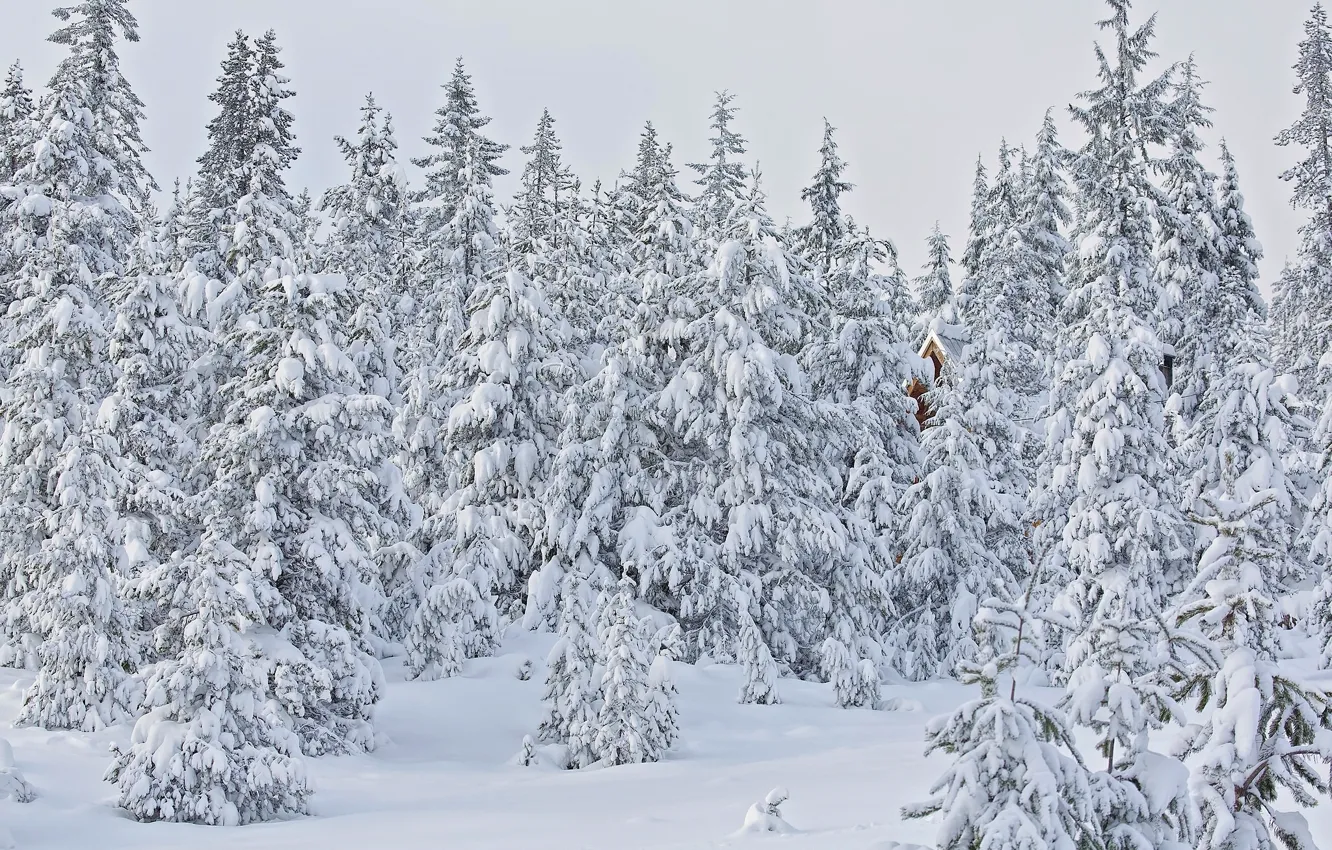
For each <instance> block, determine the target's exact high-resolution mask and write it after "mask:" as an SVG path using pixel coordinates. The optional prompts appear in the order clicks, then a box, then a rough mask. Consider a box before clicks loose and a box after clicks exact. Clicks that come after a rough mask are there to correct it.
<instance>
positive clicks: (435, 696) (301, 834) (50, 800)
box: [0, 634, 1332, 850]
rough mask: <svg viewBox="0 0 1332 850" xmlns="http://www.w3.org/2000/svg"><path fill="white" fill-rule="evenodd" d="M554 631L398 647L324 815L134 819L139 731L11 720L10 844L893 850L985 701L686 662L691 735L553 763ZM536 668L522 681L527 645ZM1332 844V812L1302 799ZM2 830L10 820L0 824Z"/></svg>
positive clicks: (7, 712) (953, 687)
mask: <svg viewBox="0 0 1332 850" xmlns="http://www.w3.org/2000/svg"><path fill="white" fill-rule="evenodd" d="M549 642H550V638H549V637H543V636H537V635H531V634H523V635H520V636H519V637H517V638H516V639H512V640H510V641H509V642H508V643H507V644H506V648H505V654H504V655H501V656H500V657H497V658H488V659H481V660H478V661H473V662H468V666H467V669H466V672H465V674H464V675H463V676H461V677H457V678H452V679H446V680H443V681H439V682H429V683H421V682H406V681H403V675H402V671H401V668H400V667H399V666H398V664H397V662H396V661H389V662H388V663H387V664H386V673H387V676H388V679H389V685H388V689H387V692H386V694H385V699H384V701H383V703H382V704H381V706H380V708H379V712H378V716H377V724H378V728H379V730H380V732H381V733H382V735H383V736H384V739H385V740H384V742H383V744H382V745H381V746H380V748H379V749H378V750H377V751H376V752H374V753H372V754H369V755H363V756H355V757H343V758H321V759H310V760H308V761H307V765H308V768H309V770H310V771H311V773H312V774H313V776H314V778H315V783H316V789H317V792H316V795H315V797H314V805H313V807H314V814H313V816H312V817H308V818H302V819H299V820H294V821H289V822H284V823H276V824H263V825H256V826H247V827H240V828H220V827H199V826H186V825H176V824H140V823H136V822H134V821H132V820H130V819H129V818H128V817H126V816H125V815H124V814H123V813H121V812H119V811H118V810H117V809H116V808H115V807H114V803H115V788H114V787H113V786H112V785H110V784H108V783H105V782H102V781H101V777H102V773H103V771H104V770H105V769H106V767H107V765H108V764H109V762H110V759H109V757H108V754H107V747H108V746H109V744H110V743H111V742H112V741H123V740H125V739H127V738H128V736H129V729H128V728H118V729H114V730H109V731H107V732H105V733H100V734H96V735H85V734H77V733H67V732H45V731H41V730H36V729H9V728H5V729H4V730H3V732H0V734H3V736H4V737H6V738H8V739H9V741H10V742H11V743H12V744H13V749H14V757H15V760H16V762H17V764H18V767H19V768H20V769H21V770H22V771H23V772H24V774H25V775H26V778H27V780H28V782H29V783H30V784H31V785H32V786H33V787H34V788H35V790H36V791H37V793H38V795H39V796H38V798H37V799H36V800H35V801H34V802H31V803H27V804H18V803H15V802H13V801H6V802H0V824H2V825H3V826H5V827H8V828H9V831H10V832H12V834H13V838H14V842H15V846H16V847H17V848H19V850H37V848H61V850H78V849H79V848H92V847H96V848H98V850H120V848H125V850H129V849H130V848H133V850H156V849H157V848H162V849H163V850H165V848H172V850H179V848H191V850H205V848H215V847H217V848H221V847H226V848H274V850H276V848H282V850H301V848H312V850H313V849H314V848H317V850H367V848H374V849H376V850H377V848H384V849H385V850H390V848H391V850H414V849H415V848H430V849H431V850H438V848H449V850H472V848H477V850H482V848H484V850H505V848H513V849H514V850H531V848H538V847H540V848H548V850H601V848H607V850H610V848H615V850H658V849H659V848H660V850H667V848H709V847H740V848H743V847H755V846H770V847H781V848H791V850H886V848H888V847H890V845H891V844H892V842H903V843H916V844H926V845H928V844H930V843H931V840H932V838H933V835H934V830H935V826H934V824H932V823H928V822H915V821H913V822H903V821H902V819H901V816H900V814H899V811H900V808H901V806H902V805H903V804H904V803H908V802H912V801H918V800H921V799H923V797H924V795H925V793H926V791H927V789H928V787H929V785H930V784H931V783H932V782H933V781H934V779H935V778H936V777H937V776H938V775H939V773H940V772H941V771H942V769H943V767H944V764H945V758H946V757H945V756H940V755H935V756H932V757H930V758H929V759H926V758H925V757H924V756H923V755H922V749H923V744H922V742H923V740H924V733H923V726H924V724H925V722H926V720H928V719H929V718H930V717H931V716H933V715H935V714H939V713H942V712H944V711H947V710H949V709H950V708H952V707H953V706H954V705H956V704H957V703H958V702H959V701H960V700H963V699H966V698H968V697H970V696H974V695H975V694H974V689H969V688H965V687H962V686H960V685H957V684H954V683H951V682H933V683H927V684H913V685H901V686H890V687H888V688H886V693H887V695H888V696H889V697H899V698H902V700H903V701H904V703H905V706H904V707H903V708H902V710H898V711H880V712H874V711H867V710H841V709H837V708H835V707H833V703H832V693H831V690H830V687H829V686H827V685H820V684H813V683H808V682H800V681H794V680H789V679H784V680H782V681H781V683H780V687H781V695H782V699H783V701H784V704H782V705H779V706H768V707H763V706H742V705H737V704H736V703H735V693H736V690H737V689H738V688H739V685H740V680H741V676H740V671H739V670H738V669H736V668H732V667H722V666H707V667H691V666H686V665H676V668H675V675H676V684H677V687H678V688H679V690H680V715H681V726H682V741H681V744H680V745H679V746H678V747H677V748H676V750H675V751H674V752H673V753H672V755H671V758H670V759H668V760H667V761H666V762H664V763H661V764H650V765H635V766H626V767H616V768H611V769H607V770H591V771H581V772H579V771H562V770H556V769H553V768H549V767H547V768H544V769H542V768H524V767H519V766H516V765H514V764H512V763H511V760H512V759H513V757H514V756H515V755H516V754H517V753H518V751H519V750H520V749H521V746H522V740H523V736H524V735H526V734H530V733H532V732H533V731H534V730H535V729H536V725H537V721H538V718H539V716H540V712H541V705H540V700H541V691H542V681H541V679H542V673H543V663H542V662H543V660H544V657H545V653H546V649H547V647H548V646H549ZM525 658H526V659H531V660H532V661H533V662H534V664H535V669H534V671H533V676H532V678H531V679H530V680H528V681H520V680H519V679H518V678H517V671H518V669H519V667H520V665H521V664H522V661H523V659H525ZM30 676H31V674H29V673H25V672H20V671H14V670H0V725H3V726H5V727H7V726H8V724H9V721H10V720H11V719H12V718H13V717H14V716H15V715H16V714H17V712H18V707H19V703H20V702H21V700H22V694H23V689H24V688H26V687H27V685H28V683H29V681H30ZM777 786H784V787H785V788H786V789H787V790H788V791H789V792H790V799H789V801H787V802H786V803H785V804H784V805H783V806H782V807H781V811H782V816H783V818H784V819H785V820H786V821H787V822H788V823H789V824H790V825H791V826H792V827H793V828H794V829H795V832H794V833H791V834H785V835H774V834H744V833H741V832H740V828H741V826H742V825H743V823H744V820H745V813H746V811H747V810H748V808H749V807H750V806H751V805H752V804H754V803H755V802H758V801H760V800H762V799H763V798H764V796H765V795H767V793H768V792H769V791H770V790H772V789H773V788H775V787H777ZM1310 824H1311V826H1312V828H1313V832H1314V835H1315V836H1316V837H1319V838H1321V839H1322V840H1323V842H1324V847H1325V848H1327V847H1330V846H1332V807H1324V808H1321V809H1319V810H1315V811H1314V812H1311V813H1310ZM0 835H3V830H2V829H0Z"/></svg>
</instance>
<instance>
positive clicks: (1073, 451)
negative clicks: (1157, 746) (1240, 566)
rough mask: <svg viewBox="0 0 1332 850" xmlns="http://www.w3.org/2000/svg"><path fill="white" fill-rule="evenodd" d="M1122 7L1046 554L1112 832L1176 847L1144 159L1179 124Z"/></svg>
mask: <svg viewBox="0 0 1332 850" xmlns="http://www.w3.org/2000/svg"><path fill="white" fill-rule="evenodd" d="M1108 5H1109V6H1110V11H1111V15H1110V17H1109V18H1108V19H1107V20H1105V21H1102V22H1101V24H1100V25H1101V27H1102V29H1104V30H1109V31H1110V33H1111V34H1112V36H1113V38H1114V46H1113V49H1112V50H1111V51H1110V52H1109V54H1108V55H1107V52H1105V51H1102V50H1101V49H1100V48H1099V46H1098V48H1097V59H1098V62H1099V65H1100V80H1101V83H1102V87H1101V88H1099V89H1096V90H1093V91H1089V92H1086V93H1084V94H1083V96H1082V97H1083V100H1084V105H1083V106H1081V107H1076V108H1075V109H1074V116H1075V117H1076V118H1077V119H1078V120H1079V122H1080V123H1081V124H1082V125H1083V126H1084V127H1085V128H1086V130H1087V132H1088V135H1089V137H1090V139H1089V141H1088V142H1087V143H1086V145H1085V146H1084V147H1083V148H1082V149H1081V150H1080V151H1079V152H1078V153H1077V155H1076V158H1075V162H1074V175H1075V179H1076V180H1077V183H1078V188H1079V191H1080V193H1081V196H1080V198H1081V200H1080V209H1079V212H1080V220H1079V225H1078V230H1077V232H1076V236H1077V239H1078V243H1079V250H1078V253H1077V261H1076V263H1075V264H1074V267H1073V269H1072V272H1071V286H1070V288H1071V292H1070V295H1069V301H1070V302H1071V304H1072V308H1071V310H1070V312H1071V313H1072V314H1073V316H1074V317H1075V319H1074V324H1073V326H1072V327H1071V328H1070V329H1069V331H1067V333H1068V338H1067V340H1066V342H1065V343H1064V347H1065V351H1066V352H1067V360H1066V361H1065V363H1064V365H1063V366H1062V368H1061V371H1060V372H1059V373H1058V374H1057V376H1056V383H1055V387H1054V392H1053V393H1052V398H1053V399H1054V403H1056V404H1059V405H1062V406H1065V407H1066V410H1067V413H1066V414H1065V415H1061V416H1054V417H1052V418H1051V419H1050V420H1049V433H1048V438H1047V439H1048V442H1047V451H1048V452H1050V454H1051V455H1052V456H1054V457H1057V458H1059V460H1057V461H1056V462H1055V463H1054V464H1053V475H1052V478H1051V479H1050V481H1049V482H1048V483H1047V484H1046V486H1045V491H1044V493H1043V496H1044V498H1045V499H1046V500H1047V501H1046V502H1045V503H1044V506H1045V507H1046V508H1047V509H1048V508H1050V507H1051V506H1055V507H1056V510H1057V513H1054V512H1052V514H1047V516H1053V522H1052V525H1054V526H1056V527H1060V526H1062V528H1061V531H1062V534H1061V537H1060V538H1059V539H1058V540H1056V541H1054V543H1053V545H1052V546H1051V551H1049V552H1045V553H1043V554H1044V555H1045V557H1046V563H1045V565H1044V566H1043V567H1042V572H1045V570H1046V569H1048V570H1049V575H1050V576H1052V577H1055V578H1056V579H1057V580H1058V581H1060V582H1061V583H1062V582H1063V581H1065V575H1061V574H1060V572H1059V570H1060V569H1067V571H1068V572H1067V574H1066V578H1067V586H1066V587H1064V588H1063V589H1062V590H1061V591H1060V592H1059V595H1058V597H1057V598H1056V600H1055V603H1054V606H1053V608H1054V610H1053V611H1052V612H1050V613H1047V614H1046V615H1045V616H1046V619H1047V620H1049V619H1053V620H1056V621H1057V622H1058V624H1059V626H1060V628H1061V629H1062V630H1063V632H1064V634H1065V635H1066V638H1067V639H1066V642H1065V650H1066V655H1065V659H1064V665H1063V667H1064V673H1065V676H1066V681H1067V689H1066V693H1065V697H1064V700H1063V703H1062V705H1063V706H1065V707H1066V708H1067V710H1068V712H1069V715H1070V720H1071V721H1072V722H1073V723H1074V724H1076V725H1080V726H1085V727H1088V728H1090V729H1093V730H1094V731H1095V732H1096V733H1097V735H1098V749H1099V751H1100V752H1101V754H1102V755H1103V756H1104V757H1105V758H1106V763H1107V766H1106V769H1105V771H1104V772H1103V773H1100V774H1097V777H1096V780H1097V782H1098V783H1100V784H1101V785H1103V786H1104V788H1105V789H1106V792H1105V793H1106V794H1108V795H1109V797H1108V803H1107V808H1106V810H1104V811H1102V812H1101V813H1100V819H1101V821H1102V824H1103V826H1102V828H1103V829H1104V830H1105V834H1106V835H1107V836H1113V837H1117V839H1118V840H1123V841H1133V842H1137V843H1138V844H1137V846H1163V845H1162V842H1167V841H1170V840H1174V841H1183V842H1185V843H1187V841H1188V840H1189V839H1188V836H1189V834H1190V832H1191V821H1190V820H1189V807H1190V805H1191V803H1190V802H1189V800H1188V795H1187V792H1186V791H1185V790H1184V789H1183V788H1182V785H1181V783H1174V784H1171V785H1166V786H1164V788H1163V789H1162V788H1158V787H1157V786H1155V785H1153V782H1154V778H1153V777H1154V774H1157V773H1165V774H1167V775H1173V774H1174V773H1178V772H1179V771H1180V768H1179V766H1178V765H1177V764H1174V763H1173V762H1172V763H1169V766H1167V761H1168V760H1166V757H1164V756H1162V755H1160V754H1158V753H1155V752H1152V751H1151V750H1150V749H1149V739H1148V733H1149V732H1150V731H1152V730H1153V729H1156V728H1160V727H1161V726H1162V725H1164V724H1165V723H1167V722H1170V721H1171V720H1174V719H1175V718H1177V717H1178V716H1179V709H1178V707H1177V706H1176V705H1175V704H1174V702H1173V700H1172V699H1171V698H1170V693H1169V681H1168V671H1172V670H1176V669H1179V668H1180V667H1181V666H1182V665H1183V664H1184V663H1185V661H1186V660H1187V658H1186V656H1185V655H1184V653H1186V652H1187V651H1188V650H1189V648H1190V646H1191V644H1190V643H1189V642H1188V641H1187V640H1185V639H1183V638H1181V637H1180V636H1178V635H1177V634H1176V633H1175V632H1174V630H1173V629H1172V628H1171V627H1170V624H1169V623H1168V621H1167V619H1166V617H1165V614H1164V610H1165V605H1166V600H1167V597H1168V594H1169V592H1170V590H1171V589H1172V583H1173V582H1176V581H1178V580H1179V578H1180V577H1181V573H1182V569H1181V566H1180V564H1179V562H1180V561H1181V560H1182V558H1183V556H1184V554H1185V551H1186V549H1185V547H1184V546H1183V545H1182V543H1181V536H1182V532H1183V528H1182V517H1181V516H1180V514H1179V508H1178V504H1179V502H1178V494H1177V492H1176V490H1175V486H1174V481H1173V478H1172V476H1173V464H1174V458H1173V455H1172V452H1171V449H1170V446H1169V445H1168V443H1167V441H1166V429H1165V424H1164V422H1165V415H1164V410H1165V394H1166V389H1165V386H1164V379H1163V377H1162V375H1161V371H1160V370H1161V358H1162V348H1161V343H1160V341H1159V338H1158V337H1157V335H1156V332H1155V327H1156V317H1157V316H1158V313H1157V310H1158V309H1159V306H1160V304H1161V301H1162V297H1161V288H1160V285H1159V281H1158V280H1157V279H1156V278H1155V277H1154V275H1153V274H1152V262H1151V244H1152V243H1151V240H1152V229H1151V224H1150V218H1149V214H1150V209H1151V199H1152V192H1153V188H1152V186H1151V185H1150V184H1149V182H1148V178H1147V170H1148V167H1149V163H1148V162H1146V161H1144V158H1143V149H1144V146H1145V145H1146V144H1147V143H1149V142H1154V143H1159V142H1160V141H1161V138H1162V134H1163V132H1164V128H1165V127H1166V126H1168V125H1167V124H1166V122H1165V121H1164V119H1163V113H1162V111H1161V110H1162V106H1161V94H1162V92H1164V91H1166V86H1167V83H1168V79H1167V78H1166V77H1159V78H1156V79H1154V80H1151V81H1149V82H1147V83H1145V84H1144V83H1142V82H1140V80H1139V75H1140V74H1141V73H1142V71H1143V69H1144V67H1145V66H1146V64H1147V62H1148V61H1149V60H1150V59H1151V58H1152V56H1153V54H1152V53H1151V50H1150V44H1151V40H1152V37H1153V34H1154V24H1155V21H1154V19H1149V20H1148V21H1147V22H1146V23H1144V24H1143V25H1141V26H1140V27H1138V28H1136V29H1135V28H1132V27H1131V26H1130V24H1129V19H1128V12H1129V4H1128V3H1127V2H1126V0H1108ZM1181 658H1183V659H1184V660H1181ZM1157 790H1163V791H1168V792H1169V793H1168V794H1167V793H1163V794H1162V795H1160V796H1157V795H1156V793H1155V791H1157ZM1143 800H1145V801H1147V802H1148V803H1150V805H1148V806H1146V807H1145V808H1144V805H1142V804H1141V801H1143Z"/></svg>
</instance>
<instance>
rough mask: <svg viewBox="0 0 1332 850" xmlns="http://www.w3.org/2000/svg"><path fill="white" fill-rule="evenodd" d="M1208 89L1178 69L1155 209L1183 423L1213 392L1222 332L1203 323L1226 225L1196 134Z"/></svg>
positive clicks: (1166, 337)
mask: <svg viewBox="0 0 1332 850" xmlns="http://www.w3.org/2000/svg"><path fill="white" fill-rule="evenodd" d="M1203 85H1204V83H1203V81H1202V80H1200V79H1199V78H1198V71H1197V67H1196V66H1195V64H1194V62H1193V60H1192V59H1191V58H1190V59H1189V61H1187V62H1185V63H1184V64H1183V65H1181V66H1180V69H1179V79H1178V80H1177V81H1175V83H1174V86H1173V89H1174V91H1173V98H1172V100H1171V102H1170V104H1169V109H1170V119H1169V120H1170V123H1171V132H1170V140H1169V141H1170V148H1169V151H1170V152H1169V156H1168V157H1167V158H1166V160H1165V162H1164V163H1163V164H1162V168H1163V169H1164V171H1165V181H1164V185H1163V187H1162V192H1161V198H1160V199H1159V200H1158V202H1157V203H1156V218H1157V221H1158V226H1157V235H1156V243H1157V244H1156V260H1157V266H1156V274H1157V276H1158V278H1159V279H1160V282H1161V286H1162V289H1163V290H1164V293H1165V299H1164V302H1163V304H1162V310H1161V320H1160V322H1161V324H1160V333H1161V337H1162V342H1164V343H1166V344H1168V345H1171V346H1173V347H1174V349H1175V367H1174V373H1175V376H1176V378H1175V384H1174V386H1173V387H1171V388H1170V389H1172V390H1173V391H1174V392H1175V393H1177V394H1178V396H1179V402H1178V406H1179V412H1180V413H1181V414H1182V415H1183V416H1184V419H1185V421H1186V422H1187V421H1189V420H1191V419H1192V417H1193V412H1194V409H1195V408H1196V407H1197V405H1198V404H1199V403H1200V401H1201V399H1202V398H1203V397H1204V395H1205V394H1206V392H1207V386H1206V384H1207V380H1208V375H1209V368H1210V364H1211V362H1212V360H1213V358H1215V357H1216V352H1215V340H1216V329H1215V328H1214V327H1213V326H1212V325H1211V324H1208V323H1207V322H1206V321H1205V318H1206V316H1207V314H1208V313H1209V311H1211V310H1213V309H1214V308H1215V304H1216V301H1217V297H1218V293H1217V288H1218V286H1219V285H1220V276H1221V250H1222V249H1221V246H1220V245H1219V244H1218V241H1219V239H1220V238H1221V223H1220V221H1219V211H1218V210H1217V208H1216V203H1215V196H1214V192H1213V189H1214V187H1215V185H1216V175H1214V174H1212V173H1210V172H1209V171H1207V169H1206V168H1204V167H1203V165H1202V163H1201V162H1199V161H1198V153H1199V152H1200V151H1201V150H1202V147H1203V144H1202V140H1201V139H1199V138H1198V131H1199V130H1202V129H1205V128H1207V127H1210V126H1211V124H1212V122H1211V119H1210V118H1209V117H1208V115H1209V113H1210V112H1211V109H1210V108H1209V107H1207V106H1204V105H1203V103H1202V99H1201V95H1202V87H1203Z"/></svg>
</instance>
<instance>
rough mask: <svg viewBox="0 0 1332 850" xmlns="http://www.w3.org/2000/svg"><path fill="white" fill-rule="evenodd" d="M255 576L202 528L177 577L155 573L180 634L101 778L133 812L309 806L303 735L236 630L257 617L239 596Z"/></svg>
mask: <svg viewBox="0 0 1332 850" xmlns="http://www.w3.org/2000/svg"><path fill="white" fill-rule="evenodd" d="M182 575H183V576H184V577H185V579H184V580H183V581H181V580H178V577H179V576H182ZM253 575H254V573H253V565H252V563H251V560H250V559H249V558H248V557H246V555H245V554H244V553H242V552H240V551H238V550H237V549H235V548H234V547H232V546H231V545H230V544H228V543H227V542H226V540H225V539H223V538H222V535H219V534H216V533H214V532H212V531H210V532H208V533H206V535H205V537H204V540H203V542H202V544H201V546H200V548H199V551H198V552H197V553H194V554H192V555H191V556H190V557H189V559H188V561H187V563H186V564H184V565H181V570H180V572H179V573H170V572H168V573H165V574H164V575H163V576H162V578H163V579H164V584H167V585H169V586H170V587H171V588H172V594H173V595H172V599H171V601H172V604H171V606H170V610H171V620H172V622H171V626H170V627H171V628H172V629H173V630H174V631H176V632H178V633H179V634H180V635H181V640H182V642H181V645H180V647H179V649H178V651H177V652H176V653H175V654H174V655H173V656H171V657H169V658H167V659H164V660H163V661H162V662H160V663H159V664H157V665H156V666H155V667H153V668H152V674H151V676H150V677H149V679H148V682H147V697H146V699H145V700H144V707H145V709H146V710H147V713H146V714H144V715H143V716H142V717H141V718H140V719H139V721H138V722H137V723H136V724H135V725H134V734H133V736H132V738H131V742H130V746H129V747H128V748H127V749H119V748H117V749H115V750H114V753H115V761H114V762H113V764H112V765H111V768H110V770H108V771H107V774H106V778H107V780H108V781H111V782H116V783H118V785H119V787H120V796H119V805H120V806H121V808H123V809H125V810H126V811H128V812H129V813H130V814H131V815H133V816H134V817H135V818H137V819H138V820H142V821H175V822H186V823H200V824H208V825H239V824H247V823H254V822H256V821H269V820H276V819H278V818H283V817H290V816H292V815H299V814H304V813H305V812H306V811H307V805H308V804H307V800H308V799H309V796H310V793H311V787H310V784H309V782H308V780H307V778H306V775H305V766H304V764H303V763H302V762H301V758H300V753H301V743H300V740H299V738H298V737H297V735H296V733H295V732H294V731H293V730H292V728H291V726H290V721H289V719H288V718H287V717H285V716H284V713H283V712H282V711H281V710H280V708H279V707H278V704H277V703H276V702H275V701H273V700H271V699H269V696H268V695H269V693H270V684H269V677H270V675H271V668H270V665H269V664H268V663H267V661H266V659H265V658H264V657H263V656H262V655H259V654H256V653H255V652H254V651H253V650H252V649H251V646H250V639H249V636H248V635H246V634H244V631H245V629H247V628H249V627H251V626H252V625H253V624H255V623H257V622H260V621H262V619H263V613H262V612H261V611H260V610H259V609H258V604H257V602H258V600H256V599H255V597H254V596H252V595H251V594H250V593H248V592H247V591H248V590H249V589H250V579H251V577H252V576H253Z"/></svg>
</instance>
